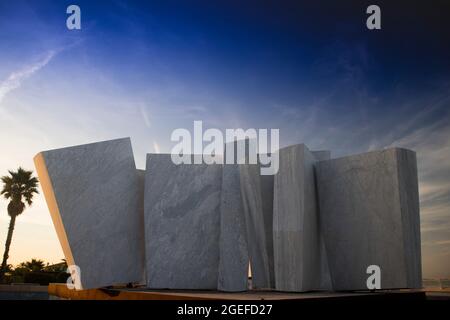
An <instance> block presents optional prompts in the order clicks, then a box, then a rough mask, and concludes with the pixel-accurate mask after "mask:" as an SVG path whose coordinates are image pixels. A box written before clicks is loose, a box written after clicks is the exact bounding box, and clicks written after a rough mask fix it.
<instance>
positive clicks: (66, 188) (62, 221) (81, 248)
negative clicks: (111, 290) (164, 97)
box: [34, 138, 144, 289]
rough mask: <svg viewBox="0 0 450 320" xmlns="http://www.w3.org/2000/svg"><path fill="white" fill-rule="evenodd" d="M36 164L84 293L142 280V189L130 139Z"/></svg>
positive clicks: (59, 152)
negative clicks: (87, 290)
mask: <svg viewBox="0 0 450 320" xmlns="http://www.w3.org/2000/svg"><path fill="white" fill-rule="evenodd" d="M34 162H35V166H36V170H37V173H38V175H39V179H40V183H41V186H42V189H43V191H44V196H45V199H46V202H47V205H48V207H49V210H50V214H51V217H52V220H53V223H54V225H55V228H56V232H57V235H58V238H59V241H60V243H61V246H62V248H63V252H64V255H65V257H66V259H67V262H68V264H69V265H77V266H78V267H79V268H80V271H81V287H82V289H90V288H99V287H104V286H110V285H113V284H122V283H129V282H139V281H142V280H143V274H144V272H143V271H144V257H143V254H144V233H143V187H144V185H143V180H142V179H140V178H139V173H138V171H137V170H136V167H135V163H134V158H133V151H132V148H131V142H130V139H129V138H126V139H118V140H111V141H104V142H98V143H92V144H86V145H80V146H75V147H68V148H62V149H56V150H50V151H44V152H41V153H39V154H37V155H36V157H35V158H34Z"/></svg>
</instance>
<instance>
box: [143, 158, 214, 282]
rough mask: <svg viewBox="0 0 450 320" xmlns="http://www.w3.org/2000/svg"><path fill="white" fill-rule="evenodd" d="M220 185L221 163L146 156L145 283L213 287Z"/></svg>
mask: <svg viewBox="0 0 450 320" xmlns="http://www.w3.org/2000/svg"><path fill="white" fill-rule="evenodd" d="M221 186H222V166H221V165H206V164H180V165H175V164H174V163H173V162H172V160H171V157H170V154H149V155H147V166H146V177H145V201H144V212H145V214H144V218H145V243H146V251H145V253H146V272H147V279H146V280H147V286H148V287H150V288H169V289H217V285H218V269H219V252H220V246H219V235H220V199H221V197H220V194H221Z"/></svg>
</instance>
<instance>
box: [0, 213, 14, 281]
mask: <svg viewBox="0 0 450 320" xmlns="http://www.w3.org/2000/svg"><path fill="white" fill-rule="evenodd" d="M15 224H16V215H12V216H11V219H10V220H9V228H8V236H7V237H6V243H5V252H4V253H3V262H2V266H1V268H0V279H2V278H3V276H4V274H5V272H6V266H7V262H8V257H9V247H10V246H11V240H12V235H13V231H14V225H15Z"/></svg>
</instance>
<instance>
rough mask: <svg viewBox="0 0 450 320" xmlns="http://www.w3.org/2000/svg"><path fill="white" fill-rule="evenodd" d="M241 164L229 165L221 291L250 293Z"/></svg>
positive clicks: (224, 196) (222, 211)
mask: <svg viewBox="0 0 450 320" xmlns="http://www.w3.org/2000/svg"><path fill="white" fill-rule="evenodd" d="M239 166H240V165H238V164H225V165H224V166H223V175H222V193H221V203H220V263H219V280H218V281H219V282H218V289H219V290H221V291H245V290H247V289H248V266H249V256H248V246H247V231H246V226H245V216H244V206H243V203H242V196H241V181H240V172H239Z"/></svg>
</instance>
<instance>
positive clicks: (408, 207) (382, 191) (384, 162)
mask: <svg viewBox="0 0 450 320" xmlns="http://www.w3.org/2000/svg"><path fill="white" fill-rule="evenodd" d="M316 174H317V183H318V190H319V202H320V215H321V221H323V234H324V237H325V246H326V250H327V255H328V263H329V266H330V271H331V277H332V283H333V289H334V290H359V289H367V286H366V281H367V278H368V276H369V275H368V274H367V273H366V270H367V267H368V266H369V265H377V266H379V267H380V268H381V288H383V289H387V288H418V287H420V286H421V259H420V220H419V197H418V185H417V167H416V157H415V153H414V152H413V151H410V150H405V149H388V150H383V151H375V152H369V153H365V154H360V155H354V156H350V157H344V158H339V159H333V160H328V161H321V162H319V163H317V165H316Z"/></svg>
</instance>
